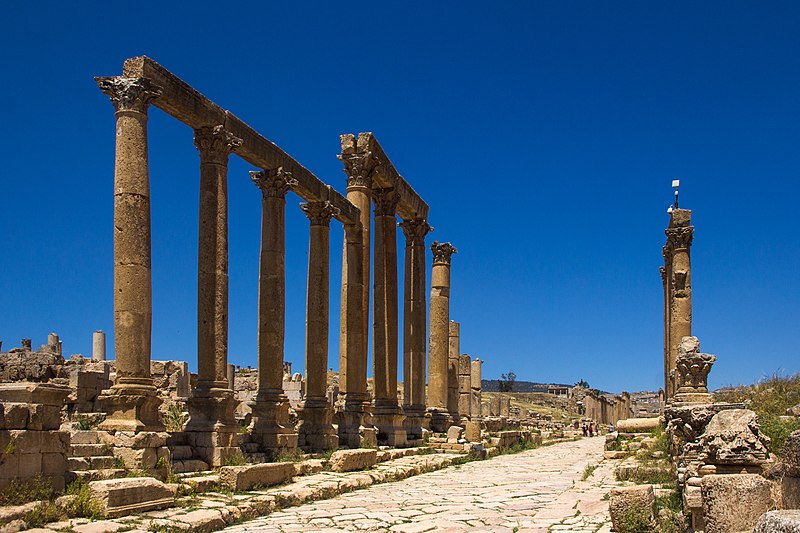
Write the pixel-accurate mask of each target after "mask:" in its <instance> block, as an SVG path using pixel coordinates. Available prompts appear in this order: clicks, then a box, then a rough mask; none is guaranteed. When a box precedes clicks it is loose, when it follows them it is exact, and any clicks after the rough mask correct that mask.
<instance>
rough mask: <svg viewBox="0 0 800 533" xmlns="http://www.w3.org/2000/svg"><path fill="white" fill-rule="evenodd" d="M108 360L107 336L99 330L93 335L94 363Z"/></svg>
mask: <svg viewBox="0 0 800 533" xmlns="http://www.w3.org/2000/svg"><path fill="white" fill-rule="evenodd" d="M105 360H106V334H105V333H103V332H102V331H100V330H99V329H98V330H97V331H95V332H94V333H92V361H105Z"/></svg>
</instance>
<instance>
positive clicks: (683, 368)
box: [675, 336, 717, 393]
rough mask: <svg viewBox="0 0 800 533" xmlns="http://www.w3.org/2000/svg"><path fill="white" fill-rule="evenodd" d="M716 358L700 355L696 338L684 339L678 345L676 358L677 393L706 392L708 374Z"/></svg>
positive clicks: (698, 342) (704, 354)
mask: <svg viewBox="0 0 800 533" xmlns="http://www.w3.org/2000/svg"><path fill="white" fill-rule="evenodd" d="M716 360H717V357H716V356H714V355H712V354H708V353H700V341H699V340H698V339H697V337H691V336H690V337H684V338H683V339H681V343H680V344H679V345H678V358H677V360H676V361H675V366H676V367H677V370H678V376H677V378H678V379H677V383H676V385H677V387H678V390H677V392H681V393H686V392H692V393H705V392H708V373H709V372H711V366H712V365H713V364H714V361H716Z"/></svg>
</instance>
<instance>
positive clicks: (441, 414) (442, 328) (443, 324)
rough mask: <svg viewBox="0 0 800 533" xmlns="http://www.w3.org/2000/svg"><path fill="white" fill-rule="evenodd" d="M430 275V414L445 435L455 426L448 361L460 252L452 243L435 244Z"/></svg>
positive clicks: (434, 424)
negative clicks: (453, 264)
mask: <svg viewBox="0 0 800 533" xmlns="http://www.w3.org/2000/svg"><path fill="white" fill-rule="evenodd" d="M431 251H432V252H433V271H432V274H431V298H430V341H429V349H428V402H427V405H428V412H429V413H430V415H431V423H430V427H431V430H433V431H435V432H438V433H443V432H445V431H447V428H449V427H450V425H451V423H452V416H451V414H450V411H449V410H448V403H447V399H448V358H449V349H450V258H451V256H452V255H453V254H454V253H456V252H457V250H456V249H455V248H454V247H453V246H452V245H451V244H450V243H439V242H434V243H433V244H432V245H431Z"/></svg>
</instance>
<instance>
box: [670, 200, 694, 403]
mask: <svg viewBox="0 0 800 533" xmlns="http://www.w3.org/2000/svg"><path fill="white" fill-rule="evenodd" d="M691 220H692V212H691V211H690V210H688V209H674V210H673V211H672V213H670V221H669V226H668V227H667V229H666V234H667V245H666V248H667V250H668V256H669V259H670V261H669V268H668V269H667V273H668V280H667V282H668V283H669V292H668V294H669V300H670V302H669V379H668V381H667V383H666V389H667V390H666V395H667V401H670V400H671V399H672V398H673V396H674V395H675V391H676V381H675V380H676V377H677V376H676V368H677V359H678V349H679V347H680V344H681V340H682V339H683V338H684V337H689V336H691V335H692V276H691V262H690V256H689V250H690V248H691V245H692V238H693V236H694V226H692V225H691Z"/></svg>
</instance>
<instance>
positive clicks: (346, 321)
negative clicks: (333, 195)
mask: <svg viewBox="0 0 800 533" xmlns="http://www.w3.org/2000/svg"><path fill="white" fill-rule="evenodd" d="M348 139H350V141H353V139H352V138H350V137H348V136H342V155H341V156H339V158H340V159H341V161H342V163H343V164H344V171H345V174H347V200H348V201H350V203H352V204H353V205H355V206H356V207H357V208H358V209H359V211H360V223H359V224H358V225H355V224H349V225H347V226H345V229H344V250H343V257H342V300H341V302H342V310H341V333H340V337H339V357H340V363H339V372H340V375H339V388H340V392H341V394H342V395H343V396H344V411H343V412H342V413H341V417H340V423H339V443H340V444H342V445H345V446H349V447H351V448H357V447H359V446H361V445H364V446H368V447H369V446H373V445H375V444H377V435H376V431H375V428H374V427H373V425H372V417H371V412H370V411H371V404H370V397H369V393H368V392H367V352H368V344H367V343H368V337H369V280H370V227H371V215H372V214H371V213H370V205H371V197H372V178H373V173H374V171H375V168H376V167H377V166H378V162H377V160H376V159H375V158H374V157H373V156H372V154H371V153H369V152H368V153H357V151H356V146H355V144H354V141H353V143H352V144H347V142H349V141H348ZM356 298H360V300H359V301H356ZM356 312H358V313H359V314H360V323H359V324H356V323H355V318H356V316H355V313H356Z"/></svg>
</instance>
